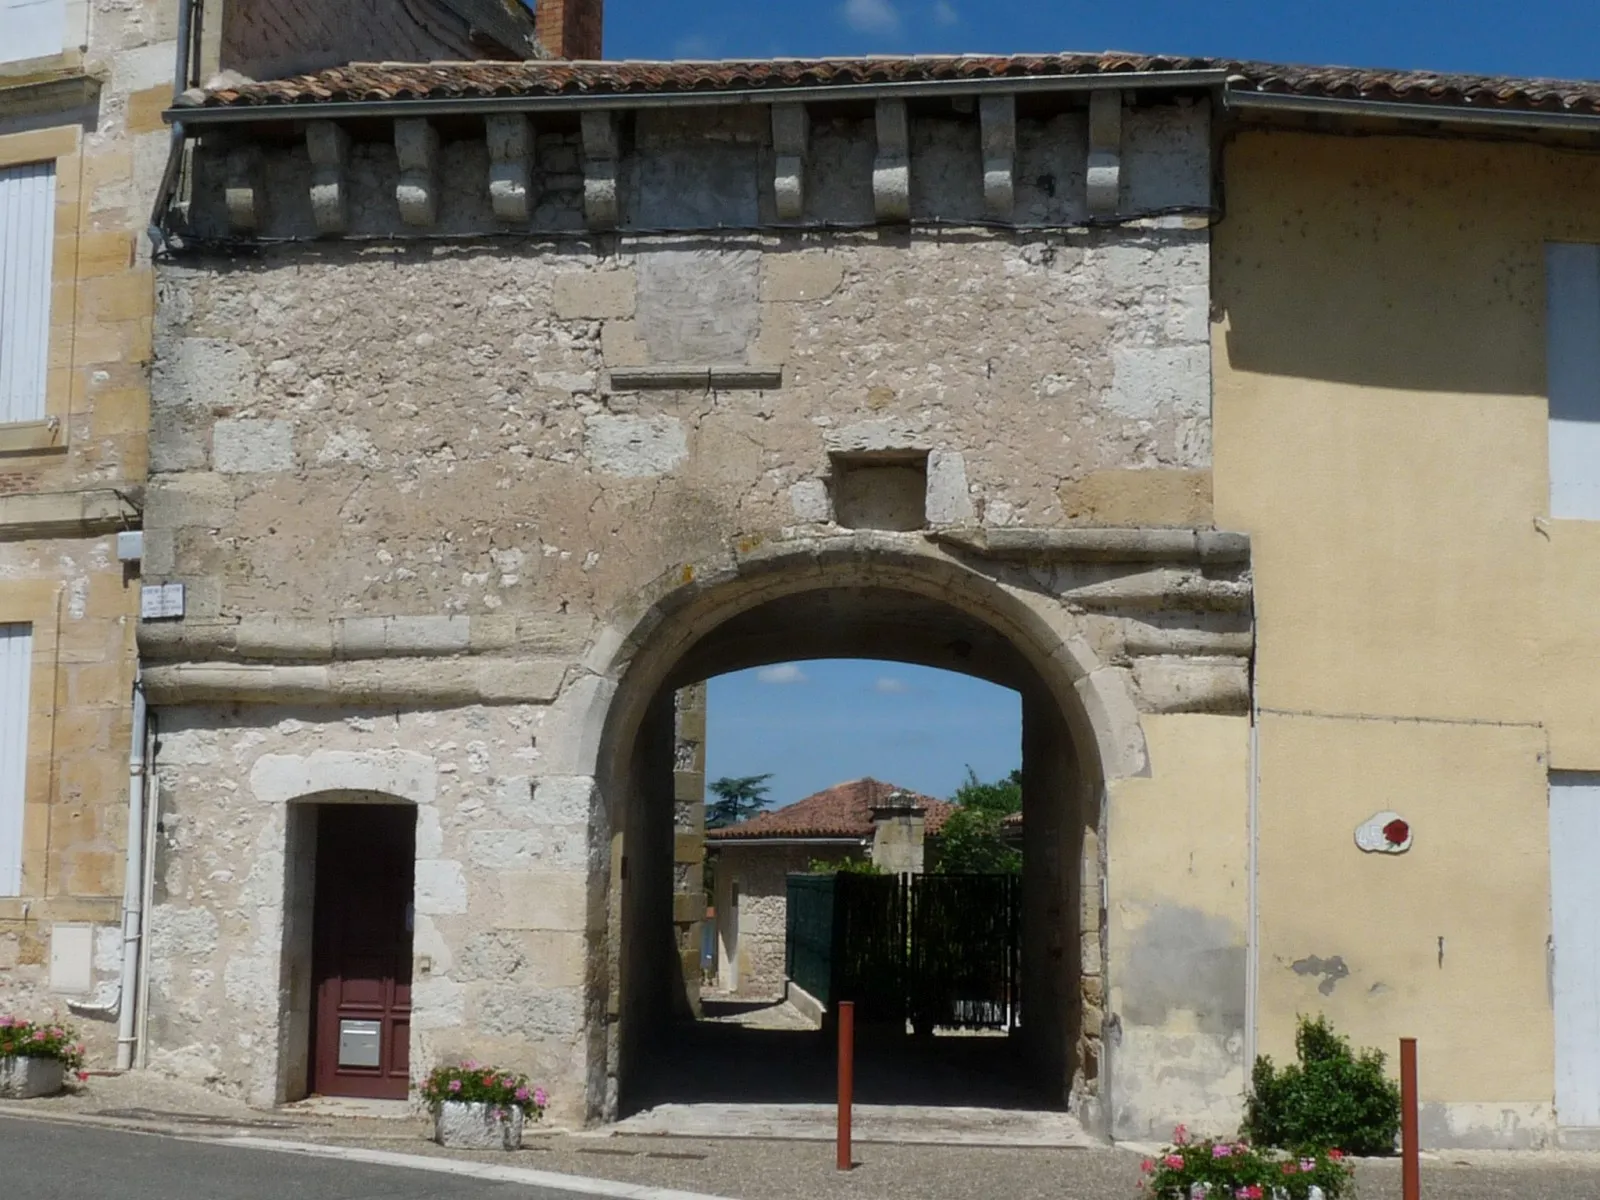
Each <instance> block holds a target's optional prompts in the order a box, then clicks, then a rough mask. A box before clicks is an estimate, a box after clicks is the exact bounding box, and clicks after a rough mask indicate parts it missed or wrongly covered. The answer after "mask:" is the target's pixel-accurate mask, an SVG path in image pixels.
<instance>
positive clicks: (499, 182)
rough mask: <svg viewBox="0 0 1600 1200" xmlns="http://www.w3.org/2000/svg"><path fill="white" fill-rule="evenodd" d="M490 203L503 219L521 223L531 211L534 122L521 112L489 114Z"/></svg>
mask: <svg viewBox="0 0 1600 1200" xmlns="http://www.w3.org/2000/svg"><path fill="white" fill-rule="evenodd" d="M485 126H486V129H487V133H488V138H489V203H490V204H491V205H492V206H493V207H494V215H495V216H496V217H497V218H499V219H500V220H502V221H508V222H511V223H513V224H518V223H521V222H524V221H526V220H528V218H529V216H531V215H532V208H533V202H532V200H531V199H530V193H531V189H532V184H533V122H531V121H530V120H528V118H527V117H526V116H524V115H523V114H521V113H503V114H500V115H497V116H492V117H490V118H488V120H487V121H486V122H485Z"/></svg>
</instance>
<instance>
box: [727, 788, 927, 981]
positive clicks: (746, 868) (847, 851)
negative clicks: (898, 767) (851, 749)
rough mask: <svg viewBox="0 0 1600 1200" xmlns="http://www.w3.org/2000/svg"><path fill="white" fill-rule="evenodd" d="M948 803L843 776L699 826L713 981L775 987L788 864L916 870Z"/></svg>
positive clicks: (781, 972) (780, 971)
mask: <svg viewBox="0 0 1600 1200" xmlns="http://www.w3.org/2000/svg"><path fill="white" fill-rule="evenodd" d="M954 809H955V805H953V804H951V803H950V802H949V801H946V800H937V799H935V798H934V797H932V796H923V795H919V794H917V793H915V792H909V791H907V790H905V789H904V788H898V787H895V786H894V784H892V783H884V782H883V781H882V780H879V779H852V780H851V781H849V782H848V783H840V784H835V785H834V786H833V787H831V788H827V789H825V790H823V791H820V792H816V793H815V794H813V795H810V796H807V797H805V798H804V799H803V800H796V801H795V802H794V803H793V804H785V805H784V806H783V807H782V808H774V809H770V810H768V811H766V812H762V813H757V814H756V815H755V816H753V817H751V818H750V819H749V820H748V821H741V822H739V823H738V824H737V825H728V826H724V827H723V828H721V829H711V830H707V832H706V853H707V855H708V859H709V861H710V862H711V863H712V867H711V878H712V880H713V881H714V885H715V887H714V891H713V900H714V903H713V907H714V908H715V909H716V913H717V920H716V926H717V930H716V956H717V957H716V972H717V974H716V981H717V987H718V989H719V990H721V991H724V992H727V993H729V994H731V995H736V996H741V997H744V996H753V997H760V998H762V999H772V998H775V997H780V996H783V995H784V994H785V992H786V989H787V983H788V979H787V973H786V971H785V957H786V950H785V937H786V934H787V931H788V915H789V897H788V878H789V874H790V872H792V871H807V870H809V869H810V868H811V867H812V865H813V864H815V863H818V862H824V863H839V862H870V863H872V864H873V865H874V866H876V867H877V868H878V869H879V870H880V871H883V872H884V873H885V874H905V875H920V874H922V871H923V868H924V865H925V862H926V857H927V849H928V839H929V838H933V837H936V836H937V835H938V832H939V828H940V826H942V825H943V824H944V822H945V818H946V817H948V816H949V815H950V813H951V812H952V811H954Z"/></svg>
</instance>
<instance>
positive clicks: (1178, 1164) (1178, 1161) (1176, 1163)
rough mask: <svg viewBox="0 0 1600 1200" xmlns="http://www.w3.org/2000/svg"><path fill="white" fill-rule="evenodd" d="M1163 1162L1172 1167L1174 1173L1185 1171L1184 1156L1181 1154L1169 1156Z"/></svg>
mask: <svg viewBox="0 0 1600 1200" xmlns="http://www.w3.org/2000/svg"><path fill="white" fill-rule="evenodd" d="M1161 1161H1162V1162H1164V1163H1166V1164H1167V1166H1169V1167H1171V1168H1172V1169H1173V1170H1174V1171H1181V1170H1183V1155H1181V1154H1169V1155H1167V1156H1166V1157H1165V1158H1163V1159H1162V1160H1161Z"/></svg>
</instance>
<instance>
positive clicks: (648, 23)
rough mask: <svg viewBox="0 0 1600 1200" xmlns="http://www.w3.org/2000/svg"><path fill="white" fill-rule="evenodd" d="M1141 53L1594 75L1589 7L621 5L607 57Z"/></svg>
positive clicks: (1434, 0) (1596, 30)
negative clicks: (1112, 51) (1062, 52)
mask: <svg viewBox="0 0 1600 1200" xmlns="http://www.w3.org/2000/svg"><path fill="white" fill-rule="evenodd" d="M1113 49H1114V50H1136V51H1144V52H1148V53H1160V54H1203V55H1216V56H1221V57H1227V58H1260V59H1267V60H1270V61H1277V62H1298V63H1327V64H1341V65H1349V66H1374V67H1403V68H1426V69H1429V70H1435V71H1469V72H1481V73H1484V74H1494V75H1548V76H1561V77H1577V78H1584V77H1593V76H1594V75H1595V74H1596V73H1597V72H1600V18H1597V16H1596V11H1595V9H1594V6H1593V5H1592V4H1580V3H1578V0H1523V2H1522V3H1519V4H1511V3H1507V2H1506V0H1455V2H1454V3H1447V2H1445V0H1338V2H1337V3H1327V2H1325V3H1306V2H1304V0H1299V2H1296V0H1270V2H1269V0H1212V2H1211V3H1201V2H1198V0H1123V2H1122V3H1121V4H1107V3H1105V2H1104V0H1100V2H1098V3H1068V2H1063V0H1032V2H1030V0H823V2H822V3H818V4H805V3H773V2H772V0H766V2H764V3H763V2H762V0H754V2H752V0H679V2H677V3H670V4H668V3H662V0H609V2H608V4H607V8H606V57H608V58H684V57H692V58H736V57H758V58H769V57H773V56H785V55H799V56H814V55H844V54H870V53H876V52H880V51H888V52H895V53H923V54H931V53H943V52H959V51H988V52H996V53H1010V52H1019V51H1035V52H1037V51H1049V50H1113Z"/></svg>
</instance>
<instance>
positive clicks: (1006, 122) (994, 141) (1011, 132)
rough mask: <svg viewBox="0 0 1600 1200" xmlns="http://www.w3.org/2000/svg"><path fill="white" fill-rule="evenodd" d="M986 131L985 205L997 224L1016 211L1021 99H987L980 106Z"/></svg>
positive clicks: (1008, 97)
mask: <svg viewBox="0 0 1600 1200" xmlns="http://www.w3.org/2000/svg"><path fill="white" fill-rule="evenodd" d="M978 115H979V120H980V122H981V124H982V128H983V203H984V207H985V208H987V209H988V212H989V215H990V216H991V217H993V218H995V219H996V220H997V221H1009V220H1010V219H1011V215H1012V213H1013V212H1014V211H1015V210H1016V204H1017V190H1016V167H1017V98H1016V96H1014V95H1000V96H984V97H983V99H982V101H981V103H980V106H979V112H978Z"/></svg>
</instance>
